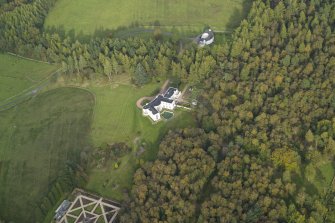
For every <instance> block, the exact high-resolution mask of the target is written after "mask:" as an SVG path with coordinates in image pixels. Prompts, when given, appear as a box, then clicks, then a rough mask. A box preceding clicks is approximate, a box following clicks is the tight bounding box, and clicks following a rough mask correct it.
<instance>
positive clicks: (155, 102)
mask: <svg viewBox="0 0 335 223" xmlns="http://www.w3.org/2000/svg"><path fill="white" fill-rule="evenodd" d="M172 94H173V92H172ZM171 96H172V95H171ZM171 96H170V97H171ZM162 101H163V102H166V103H172V102H173V100H171V99H169V98H166V97H163V96H162V95H158V96H157V97H156V98H155V99H154V100H152V101H151V102H149V103H148V104H146V105H145V106H143V108H144V109H149V111H151V112H152V114H154V115H155V114H157V113H158V111H157V109H156V108H155V107H157V106H159V105H160V104H161V103H162Z"/></svg>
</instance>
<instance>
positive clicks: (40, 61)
mask: <svg viewBox="0 0 335 223" xmlns="http://www.w3.org/2000/svg"><path fill="white" fill-rule="evenodd" d="M7 54H9V55H11V56H14V57H19V58H21V59H25V60H30V61H33V62H38V63H44V64H56V63H50V62H46V61H43V60H36V59H32V58H29V57H24V56H21V55H18V54H16V53H12V52H7Z"/></svg>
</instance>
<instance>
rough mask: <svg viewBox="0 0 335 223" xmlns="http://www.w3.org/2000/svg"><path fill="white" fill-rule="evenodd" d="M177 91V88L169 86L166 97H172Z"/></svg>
mask: <svg viewBox="0 0 335 223" xmlns="http://www.w3.org/2000/svg"><path fill="white" fill-rule="evenodd" d="M175 91H177V88H174V87H169V89H167V91H166V92H165V94H164V97H165V98H171V97H172V95H173V94H174V92H175Z"/></svg>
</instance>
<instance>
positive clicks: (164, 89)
mask: <svg viewBox="0 0 335 223" xmlns="http://www.w3.org/2000/svg"><path fill="white" fill-rule="evenodd" d="M169 83H170V80H166V81H165V82H164V84H163V85H162V87H161V90H160V91H159V93H158V95H159V94H163V93H164V92H165V91H166V88H167V86H168V85H169ZM156 96H157V95H156ZM156 96H151V97H149V96H145V97H142V98H140V99H138V100H137V101H136V106H137V107H138V108H139V109H142V108H143V106H142V102H143V101H144V100H150V101H151V100H152V99H154V98H155V97H156Z"/></svg>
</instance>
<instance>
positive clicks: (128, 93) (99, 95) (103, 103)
mask: <svg viewBox="0 0 335 223" xmlns="http://www.w3.org/2000/svg"><path fill="white" fill-rule="evenodd" d="M161 85H162V83H160V84H149V85H145V86H144V87H142V88H135V87H133V86H131V85H121V86H119V87H117V88H110V87H91V88H90V90H91V91H92V92H94V93H95V95H96V99H97V101H96V103H97V104H96V108H95V111H94V113H95V114H94V121H93V124H92V133H91V136H92V141H93V143H94V144H95V146H102V147H104V146H105V145H106V144H107V143H112V142H121V141H124V142H126V143H128V144H129V145H130V146H133V145H134V141H135V139H136V138H137V139H141V140H145V141H146V142H147V145H148V146H147V148H146V151H145V153H144V154H143V156H142V158H143V159H144V160H153V159H154V158H155V157H156V153H157V151H158V143H159V139H160V138H161V137H162V136H163V135H164V134H165V133H166V131H167V130H168V129H174V128H183V127H192V126H195V120H194V117H193V115H192V113H190V112H185V111H183V112H182V111H176V112H175V115H174V117H173V118H172V119H171V120H169V121H168V122H164V121H162V122H159V123H157V124H152V123H151V121H150V120H149V118H146V117H143V116H142V113H141V111H140V110H139V109H138V108H137V107H136V105H135V103H136V101H137V100H138V99H139V98H141V97H143V96H151V95H153V92H155V91H157V89H159V88H160V87H161ZM135 152H136V151H135V150H134V151H133V152H132V153H131V154H129V155H127V156H125V157H123V158H122V160H121V165H120V166H119V168H118V169H114V167H113V165H114V163H112V162H110V163H108V166H107V168H104V169H93V170H91V173H90V174H89V175H90V179H89V182H88V184H87V187H86V188H87V189H88V190H90V191H94V192H98V193H100V194H101V195H103V196H107V197H110V198H114V199H118V200H122V199H123V198H124V197H123V191H124V189H130V188H131V184H132V177H133V173H134V171H135V168H136V157H135Z"/></svg>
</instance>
